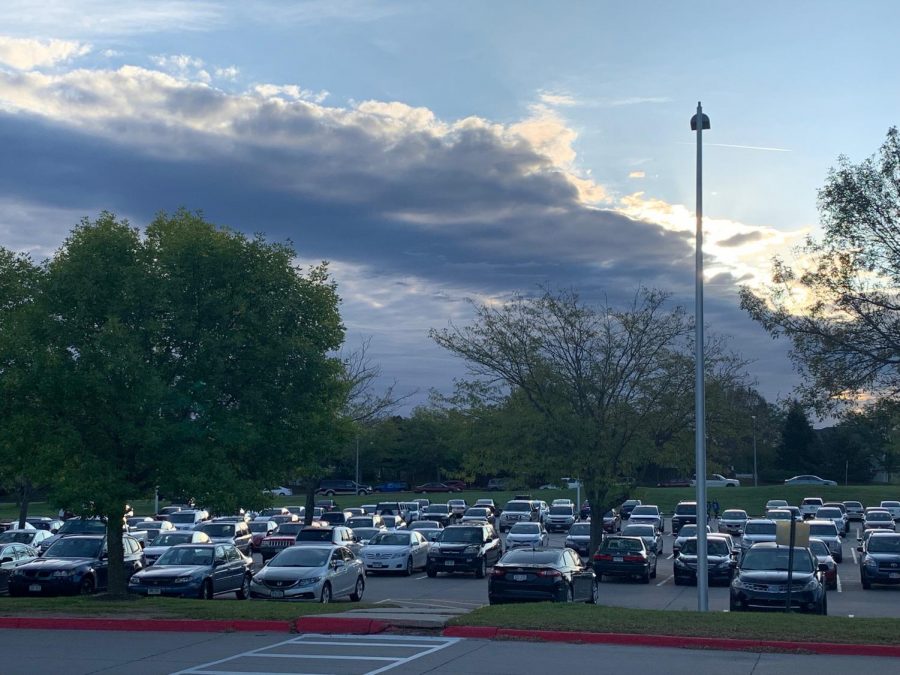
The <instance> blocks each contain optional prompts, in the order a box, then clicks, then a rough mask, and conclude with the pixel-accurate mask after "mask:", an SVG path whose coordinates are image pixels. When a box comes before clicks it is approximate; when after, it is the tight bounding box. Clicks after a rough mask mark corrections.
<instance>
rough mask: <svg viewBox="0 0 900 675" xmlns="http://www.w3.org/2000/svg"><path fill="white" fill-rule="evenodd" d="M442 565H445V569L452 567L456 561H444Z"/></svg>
mask: <svg viewBox="0 0 900 675" xmlns="http://www.w3.org/2000/svg"><path fill="white" fill-rule="evenodd" d="M444 564H445V565H446V566H447V567H453V566H454V565H455V564H456V561H454V560H445V561H444Z"/></svg>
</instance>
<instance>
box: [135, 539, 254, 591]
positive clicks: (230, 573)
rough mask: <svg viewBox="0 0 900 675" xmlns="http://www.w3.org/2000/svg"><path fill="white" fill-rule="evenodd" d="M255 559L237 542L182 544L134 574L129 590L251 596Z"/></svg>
mask: <svg viewBox="0 0 900 675" xmlns="http://www.w3.org/2000/svg"><path fill="white" fill-rule="evenodd" d="M252 565H253V560H252V559H251V558H249V557H248V556H245V555H244V554H243V553H241V552H240V551H238V550H237V548H236V547H235V546H234V544H213V543H210V544H178V545H177V546H172V547H171V548H170V549H169V550H167V551H166V552H165V553H163V554H162V555H161V556H160V557H159V560H157V561H156V564H154V565H153V567H148V568H147V569H146V570H142V571H140V572H138V573H137V574H135V575H134V576H132V577H131V579H130V580H129V582H128V591H129V592H131V593H136V594H138V595H163V596H172V597H179V598H200V599H203V600H212V599H213V597H215V596H216V595H221V594H222V593H235V594H237V597H238V599H239V600H244V599H246V598H248V597H250V577H251V571H252Z"/></svg>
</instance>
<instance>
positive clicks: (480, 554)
mask: <svg viewBox="0 0 900 675" xmlns="http://www.w3.org/2000/svg"><path fill="white" fill-rule="evenodd" d="M501 548H502V545H501V543H500V537H498V536H497V533H496V532H495V531H494V528H493V527H492V526H490V525H451V526H450V527H446V528H444V531H443V532H441V536H440V538H439V539H438V540H437V541H436V542H434V543H433V544H432V545H431V550H430V551H429V552H428V564H427V566H426V567H425V573H426V574H427V575H428V576H429V577H436V576H437V575H438V572H447V573H456V572H474V573H475V576H476V577H477V578H479V579H483V578H484V576H485V575H486V574H487V568H488V567H493V565H494V563H496V562H497V561H498V560H499V559H500V555H501V554H502V550H501Z"/></svg>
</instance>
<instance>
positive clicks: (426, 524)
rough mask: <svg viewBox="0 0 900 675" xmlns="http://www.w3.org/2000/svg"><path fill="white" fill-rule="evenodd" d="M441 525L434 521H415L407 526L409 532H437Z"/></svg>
mask: <svg viewBox="0 0 900 675" xmlns="http://www.w3.org/2000/svg"><path fill="white" fill-rule="evenodd" d="M440 527H441V524H440V523H439V522H438V521H436V520H417V521H416V522H414V523H412V524H411V525H410V526H409V529H411V530H437V529H439V528H440Z"/></svg>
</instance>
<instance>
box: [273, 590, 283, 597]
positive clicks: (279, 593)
mask: <svg viewBox="0 0 900 675" xmlns="http://www.w3.org/2000/svg"><path fill="white" fill-rule="evenodd" d="M270 593H271V595H272V597H273V598H283V597H284V591H271V592H270Z"/></svg>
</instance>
